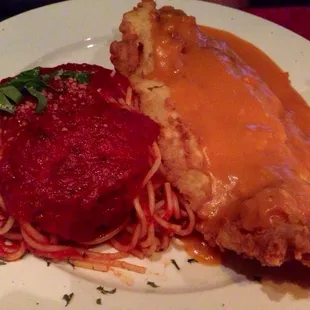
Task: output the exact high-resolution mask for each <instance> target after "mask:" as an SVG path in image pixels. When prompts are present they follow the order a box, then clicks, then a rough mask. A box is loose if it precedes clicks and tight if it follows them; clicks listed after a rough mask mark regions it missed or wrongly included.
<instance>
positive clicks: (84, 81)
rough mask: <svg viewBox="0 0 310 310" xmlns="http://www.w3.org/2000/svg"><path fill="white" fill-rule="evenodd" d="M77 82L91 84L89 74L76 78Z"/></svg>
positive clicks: (82, 74)
mask: <svg viewBox="0 0 310 310" xmlns="http://www.w3.org/2000/svg"><path fill="white" fill-rule="evenodd" d="M76 80H77V81H78V82H79V83H81V84H85V83H88V82H89V78H88V72H81V73H79V74H78V75H77V76H76Z"/></svg>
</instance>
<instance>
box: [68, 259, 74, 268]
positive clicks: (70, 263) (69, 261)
mask: <svg viewBox="0 0 310 310" xmlns="http://www.w3.org/2000/svg"><path fill="white" fill-rule="evenodd" d="M68 264H69V265H71V266H72V268H73V269H75V265H74V264H73V263H72V262H71V260H70V259H68Z"/></svg>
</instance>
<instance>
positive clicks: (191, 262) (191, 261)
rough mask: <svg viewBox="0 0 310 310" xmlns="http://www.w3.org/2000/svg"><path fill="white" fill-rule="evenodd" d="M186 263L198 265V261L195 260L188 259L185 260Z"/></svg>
mask: <svg viewBox="0 0 310 310" xmlns="http://www.w3.org/2000/svg"><path fill="white" fill-rule="evenodd" d="M187 262H188V263H190V264H193V263H198V261H197V260H196V259H195V258H190V259H188V260H187Z"/></svg>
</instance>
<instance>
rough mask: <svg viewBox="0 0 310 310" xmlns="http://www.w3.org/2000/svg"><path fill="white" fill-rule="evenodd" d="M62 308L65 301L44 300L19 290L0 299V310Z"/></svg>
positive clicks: (54, 309) (49, 309) (55, 309)
mask: <svg viewBox="0 0 310 310" xmlns="http://www.w3.org/2000/svg"><path fill="white" fill-rule="evenodd" d="M64 306H65V301H62V300H60V301H59V302H58V301H55V300H50V299H45V298H42V297H39V296H35V295H33V294H30V293H28V292H25V291H21V290H16V291H12V292H10V293H8V294H7V295H5V296H3V297H2V298H1V299H0V310H16V309H38V310H40V309H44V310H57V309H63V308H64Z"/></svg>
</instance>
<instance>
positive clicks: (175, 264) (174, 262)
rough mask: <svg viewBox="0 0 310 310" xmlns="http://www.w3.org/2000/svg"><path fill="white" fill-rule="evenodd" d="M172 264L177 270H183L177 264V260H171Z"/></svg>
mask: <svg viewBox="0 0 310 310" xmlns="http://www.w3.org/2000/svg"><path fill="white" fill-rule="evenodd" d="M171 263H172V264H173V265H174V267H175V268H176V269H177V270H181V268H180V267H179V265H178V264H177V262H176V261H175V259H172V260H171Z"/></svg>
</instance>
